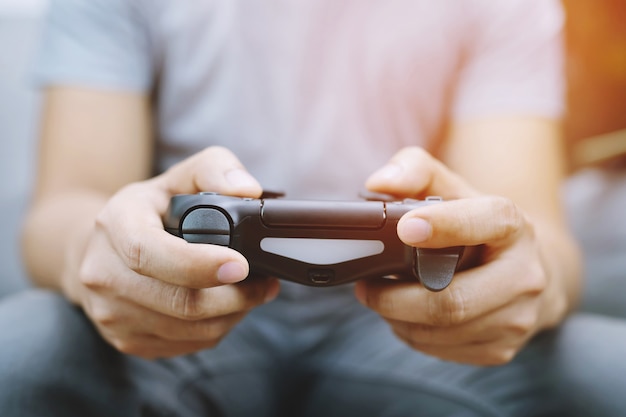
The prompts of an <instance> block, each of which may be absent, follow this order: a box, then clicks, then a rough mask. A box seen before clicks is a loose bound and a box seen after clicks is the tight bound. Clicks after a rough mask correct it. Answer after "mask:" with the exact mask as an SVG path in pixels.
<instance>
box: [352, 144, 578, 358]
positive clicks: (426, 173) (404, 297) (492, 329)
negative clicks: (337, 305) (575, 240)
mask: <svg viewBox="0 0 626 417" xmlns="http://www.w3.org/2000/svg"><path fill="white" fill-rule="evenodd" d="M366 185H367V187H368V189H369V190H371V191H375V192H381V193H386V194H392V195H396V196H400V197H413V198H424V197H425V196H427V195H438V196H441V197H443V198H444V200H446V201H444V202H443V203H440V204H435V205H428V206H424V207H420V208H417V209H415V210H412V211H411V212H409V213H407V214H406V215H405V216H403V218H402V219H401V220H400V222H399V224H398V230H397V231H398V236H399V237H400V239H401V240H402V241H403V242H404V243H406V244H408V245H411V246H415V247H423V248H441V247H449V246H468V247H469V246H478V245H480V250H479V251H478V254H479V255H478V257H477V259H475V260H474V261H475V262H474V265H473V266H472V268H471V269H467V270H464V271H461V272H457V273H456V274H455V277H454V279H453V281H452V283H451V284H450V286H449V287H448V288H446V289H445V290H443V291H441V292H430V291H428V290H426V289H425V288H424V287H422V286H421V285H420V284H418V283H416V282H409V281H396V280H388V279H375V280H369V281H360V282H358V283H357V285H356V288H355V294H356V296H357V298H358V299H359V300H360V301H361V302H362V303H363V304H365V305H366V306H368V307H369V308H371V309H373V310H375V311H376V312H378V313H379V314H380V315H381V316H382V317H383V318H384V319H385V320H386V321H387V322H388V323H389V324H390V326H391V327H392V329H393V331H394V332H395V334H396V335H397V336H398V337H400V338H401V339H402V340H404V341H405V342H406V343H408V344H409V345H410V346H411V347H413V348H414V349H416V350H419V351H422V352H424V353H426V354H430V355H433V356H437V357H439V358H442V359H446V360H451V361H455V362H462V363H469V364H476V365H496V364H503V363H506V362H509V361H510V360H511V359H512V358H513V357H514V356H515V355H516V354H517V352H519V350H520V349H521V348H522V347H523V346H524V345H525V344H526V343H527V342H528V340H529V339H530V338H532V336H533V335H535V334H536V333H537V332H538V331H540V330H541V329H544V328H547V327H551V326H553V325H555V324H557V323H558V322H559V321H560V320H561V319H562V318H563V316H564V315H565V314H566V311H567V309H568V308H567V304H568V303H567V297H566V295H565V291H564V290H563V288H562V286H563V285H562V284H561V283H560V280H559V279H556V278H555V277H553V276H552V275H551V272H550V264H549V262H546V259H545V253H544V247H543V246H542V242H541V241H540V238H538V236H537V233H536V232H535V228H534V227H533V224H532V222H531V221H530V219H529V218H528V217H527V216H526V215H525V214H524V213H523V212H522V211H521V209H520V208H519V207H518V206H517V205H516V204H514V203H513V202H512V201H511V200H509V199H507V198H504V197H495V196H488V195H481V194H480V193H479V192H477V191H476V190H474V189H472V187H470V186H469V185H468V184H466V183H465V182H464V181H463V180H462V179H461V178H460V177H458V176H457V175H456V174H454V173H452V172H451V171H450V170H448V169H447V168H446V167H445V166H444V165H443V164H442V163H441V162H439V161H437V160H436V159H434V158H433V157H431V156H430V155H429V154H427V153H426V152H425V151H423V150H421V149H419V148H407V149H404V150H402V151H400V152H399V153H398V154H396V155H395V156H394V157H393V158H392V160H391V161H390V162H389V164H388V165H387V166H385V167H383V168H382V169H380V170H379V171H377V172H376V173H374V174H373V175H372V176H371V177H370V178H369V179H368V182H367V184H366Z"/></svg>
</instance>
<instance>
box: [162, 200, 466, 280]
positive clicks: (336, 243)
mask: <svg viewBox="0 0 626 417" xmlns="http://www.w3.org/2000/svg"><path fill="white" fill-rule="evenodd" d="M439 202H441V198H439V197H429V198H427V199H426V200H412V199H407V200H404V201H395V202H390V201H313V200H312V201H308V200H288V199H280V198H263V197H262V198H260V199H254V198H239V197H230V196H224V195H220V194H216V193H200V194H187V195H177V196H174V197H173V198H172V200H171V201H170V205H169V207H168V210H167V213H166V215H165V217H164V225H165V230H167V231H168V232H169V233H171V234H173V235H176V236H179V237H182V238H183V239H185V240H186V241H188V242H192V243H209V244H214V245H222V246H228V247H230V248H232V249H235V250H237V251H239V252H240V253H241V254H243V255H244V256H245V257H246V259H247V260H248V262H249V264H250V271H251V273H252V274H260V275H267V276H275V277H278V278H281V279H285V280H288V281H293V282H297V283H300V284H304V285H310V286H314V287H328V286H333V285H339V284H345V283H348V282H353V281H356V280H360V279H364V278H376V277H395V278H399V279H413V280H415V279H417V280H419V282H421V283H422V285H424V287H426V288H428V289H429V290H431V291H440V290H443V289H444V288H446V287H447V286H448V285H449V284H450V282H451V281H452V276H453V275H454V272H455V271H456V268H457V265H458V263H459V260H460V258H461V255H462V253H463V248H462V247H451V248H442V249H420V248H413V247H411V246H407V245H405V244H404V243H402V241H400V239H399V238H398V235H397V233H396V226H397V224H398V220H400V217H402V215H403V214H405V213H406V212H408V211H410V210H412V209H414V208H417V207H421V206H423V205H428V204H437V203H439Z"/></svg>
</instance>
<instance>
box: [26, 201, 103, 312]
mask: <svg viewBox="0 0 626 417" xmlns="http://www.w3.org/2000/svg"><path fill="white" fill-rule="evenodd" d="M107 198H108V196H107V195H105V194H103V193H99V192H96V191H92V190H85V189H80V190H75V191H66V192H63V193H60V194H58V195H48V196H46V197H43V198H40V199H38V200H36V201H35V202H34V203H33V205H32V208H31V209H30V211H29V213H28V215H27V217H26V221H25V223H24V227H23V231H22V249H23V257H24V263H25V266H26V268H27V271H28V273H29V275H30V277H31V279H32V280H33V282H34V283H35V284H36V285H39V286H42V287H48V288H53V289H56V290H61V291H63V292H64V293H65V294H66V295H67V296H68V297H69V298H70V299H73V300H75V296H74V295H73V286H72V285H71V282H70V281H71V280H70V279H69V277H71V276H73V275H75V273H76V272H77V269H78V268H79V264H80V261H79V260H80V258H81V256H82V253H81V252H82V251H84V249H85V246H86V245H87V237H88V234H89V231H90V230H92V229H93V227H94V223H95V218H96V215H97V213H98V212H99V211H100V210H101V209H102V207H103V206H104V204H105V202H106V200H107Z"/></svg>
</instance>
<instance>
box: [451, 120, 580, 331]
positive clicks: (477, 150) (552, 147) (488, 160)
mask: <svg viewBox="0 0 626 417" xmlns="http://www.w3.org/2000/svg"><path fill="white" fill-rule="evenodd" d="M441 158H442V160H443V161H444V162H445V163H446V165H447V166H448V167H450V169H451V170H452V171H455V172H456V173H457V174H459V175H460V176H462V177H463V178H465V179H466V180H467V182H468V183H469V184H471V185H472V186H474V187H475V188H476V189H478V190H480V191H482V192H485V193H488V194H493V195H500V196H504V197H508V198H510V199H511V200H512V201H513V202H515V203H516V204H517V205H518V206H519V207H520V208H521V209H522V210H523V211H524V212H525V213H526V214H527V215H528V216H529V217H530V218H531V219H532V224H533V227H534V231H535V232H536V233H537V235H538V238H539V239H540V240H541V241H542V242H543V244H544V245H545V246H546V248H545V250H546V251H549V252H552V251H553V252H554V254H552V253H550V256H549V257H548V258H547V259H546V261H547V262H548V263H550V264H551V266H550V269H551V270H552V271H553V274H554V276H555V277H557V278H558V281H559V282H558V284H557V286H558V287H559V288H558V291H559V292H562V294H563V295H564V296H565V297H566V299H565V300H564V302H565V305H564V306H563V307H564V308H563V310H562V311H560V314H559V313H558V312H555V314H556V317H555V318H556V319H557V320H554V318H553V320H552V324H555V323H556V322H558V321H560V320H559V318H562V316H563V314H565V313H566V312H569V311H570V310H571V309H573V308H574V307H575V306H576V305H577V303H578V298H579V295H580V290H581V288H580V287H581V278H580V275H581V256H580V253H579V251H578V247H577V245H576V243H575V241H574V238H573V237H572V235H571V234H570V231H569V230H568V226H567V223H566V220H565V214H564V211H563V207H562V206H561V185H562V183H563V181H564V180H565V175H566V162H565V150H564V143H563V139H562V134H561V126H560V123H559V122H557V121H555V120H550V119H544V118H533V117H521V116H519V117H510V118H499V119H498V118H491V119H484V120H477V121H473V122H466V123H463V124H457V125H455V126H454V127H453V128H452V129H451V134H450V138H449V141H448V146H446V148H445V149H444V151H443V153H442V155H441ZM548 248H549V249H548Z"/></svg>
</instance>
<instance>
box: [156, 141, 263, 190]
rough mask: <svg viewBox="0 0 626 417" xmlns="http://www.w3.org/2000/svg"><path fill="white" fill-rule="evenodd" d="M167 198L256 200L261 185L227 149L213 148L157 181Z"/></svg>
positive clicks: (191, 158) (185, 162)
mask: <svg viewBox="0 0 626 417" xmlns="http://www.w3.org/2000/svg"><path fill="white" fill-rule="evenodd" d="M157 182H158V183H159V184H160V185H161V186H162V187H163V188H164V189H165V190H167V193H168V194H169V195H175V194H195V193H197V192H200V191H214V192H217V193H220V194H225V195H236V196H240V197H258V196H260V195H261V193H262V188H261V185H260V184H259V183H258V181H257V180H256V179H255V178H254V177H252V175H250V173H248V171H247V170H246V169H245V168H244V166H243V165H242V164H241V162H240V161H239V159H238V158H237V157H236V156H235V155H234V154H233V153H232V152H231V151H229V150H228V149H226V148H223V147H219V146H212V147H209V148H206V149H205V150H203V151H202V152H199V153H197V154H195V155H193V156H192V157H190V158H188V159H186V160H184V161H182V162H180V163H178V164H176V165H174V166H173V167H172V168H170V169H169V170H167V171H166V172H165V173H163V174H161V175H160V176H159V177H157Z"/></svg>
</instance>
